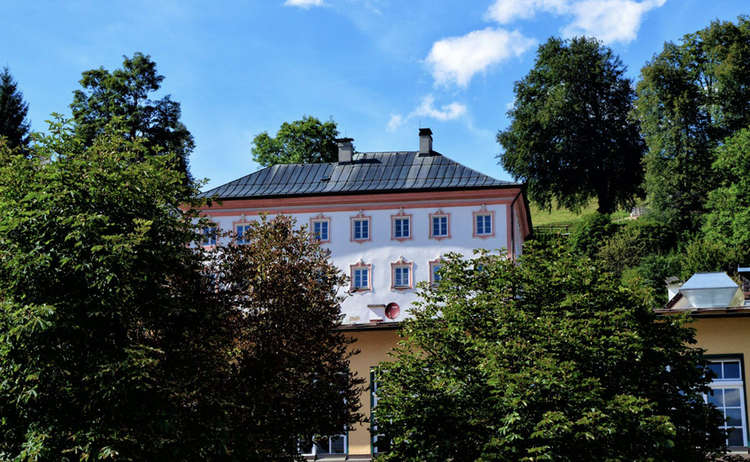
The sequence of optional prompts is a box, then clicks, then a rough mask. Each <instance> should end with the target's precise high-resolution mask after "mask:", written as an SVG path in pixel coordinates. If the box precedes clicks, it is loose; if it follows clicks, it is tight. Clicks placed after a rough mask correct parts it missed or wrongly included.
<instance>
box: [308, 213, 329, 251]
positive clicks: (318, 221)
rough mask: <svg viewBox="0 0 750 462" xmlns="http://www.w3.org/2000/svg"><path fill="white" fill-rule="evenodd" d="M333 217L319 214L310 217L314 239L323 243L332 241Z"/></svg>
mask: <svg viewBox="0 0 750 462" xmlns="http://www.w3.org/2000/svg"><path fill="white" fill-rule="evenodd" d="M330 228H331V219H330V218H329V217H326V216H323V215H318V216H317V217H315V218H311V219H310V232H311V234H312V236H313V239H314V240H316V241H318V242H319V243H321V244H323V243H325V242H330V241H331V235H330V231H331V229H330Z"/></svg>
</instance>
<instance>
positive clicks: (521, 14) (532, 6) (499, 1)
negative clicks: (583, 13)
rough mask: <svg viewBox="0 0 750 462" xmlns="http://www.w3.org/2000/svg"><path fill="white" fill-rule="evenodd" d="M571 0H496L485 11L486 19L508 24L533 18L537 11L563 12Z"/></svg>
mask: <svg viewBox="0 0 750 462" xmlns="http://www.w3.org/2000/svg"><path fill="white" fill-rule="evenodd" d="M568 3H569V0H496V1H495V3H493V4H492V5H490V7H489V8H488V9H487V13H485V15H484V17H485V19H487V20H489V21H495V22H498V23H500V24H507V23H509V22H512V21H514V20H516V19H531V18H533V17H534V15H535V14H536V13H537V11H544V12H548V13H556V14H563V13H565V12H566V11H567V9H568Z"/></svg>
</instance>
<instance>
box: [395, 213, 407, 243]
mask: <svg viewBox="0 0 750 462" xmlns="http://www.w3.org/2000/svg"><path fill="white" fill-rule="evenodd" d="M410 222H411V220H410V219H409V218H408V217H406V218H395V219H394V220H393V237H395V238H396V239H408V238H409V236H410V234H409V233H410V229H409V228H410V226H409V225H410V224H411V223H410Z"/></svg>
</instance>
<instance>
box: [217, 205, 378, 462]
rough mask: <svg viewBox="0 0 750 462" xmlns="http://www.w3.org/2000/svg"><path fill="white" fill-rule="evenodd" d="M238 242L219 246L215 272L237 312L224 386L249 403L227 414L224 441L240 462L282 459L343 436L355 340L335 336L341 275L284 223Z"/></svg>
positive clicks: (351, 399)
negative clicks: (320, 438)
mask: <svg viewBox="0 0 750 462" xmlns="http://www.w3.org/2000/svg"><path fill="white" fill-rule="evenodd" d="M243 239H244V240H245V241H249V243H248V244H244V245H229V246H225V247H219V248H217V250H216V257H217V258H215V259H213V260H214V262H215V266H214V267H213V268H212V272H213V273H215V274H217V275H219V277H218V279H217V285H218V286H219V287H220V288H221V289H220V290H221V292H222V298H223V299H224V300H226V301H228V302H229V303H230V305H231V306H235V307H240V308H241V309H242V315H241V316H239V317H238V318H237V319H236V322H237V328H236V332H237V334H236V336H235V340H236V349H235V350H234V351H233V353H232V358H233V359H232V362H233V364H235V367H234V368H233V373H232V376H231V379H230V380H228V382H227V384H226V386H227V389H228V390H230V395H231V396H233V397H234V399H235V400H236V402H237V403H238V404H247V405H251V406H252V410H251V411H248V409H247V408H246V407H244V406H242V407H239V406H238V407H236V408H234V409H231V410H229V411H228V422H227V424H226V425H227V427H228V432H227V441H226V442H224V444H226V445H227V446H228V447H231V448H232V449H233V451H236V452H237V454H239V455H245V456H244V457H246V458H244V459H243V458H240V457H238V458H237V460H248V458H249V459H250V460H258V461H270V460H274V461H280V460H288V459H289V456H290V455H293V454H294V453H295V452H296V451H297V448H298V446H297V444H298V443H299V442H300V441H311V440H312V437H313V436H316V435H335V434H340V433H343V432H344V428H345V427H346V426H349V425H351V424H353V423H355V422H358V421H359V419H360V418H361V416H360V415H359V414H357V410H358V409H359V393H360V392H361V391H362V390H361V384H362V383H363V379H362V378H358V377H355V376H354V375H353V373H352V372H351V371H350V369H349V358H350V357H351V356H352V353H351V351H352V350H351V349H349V348H348V346H349V345H350V344H351V343H352V342H353V341H352V340H350V339H349V338H348V337H346V336H345V335H344V334H343V333H342V332H340V331H337V330H336V327H338V326H339V325H340V323H341V313H340V309H339V302H340V299H339V298H338V297H337V295H336V289H337V288H338V287H339V286H341V285H343V284H344V282H345V280H346V278H345V277H344V276H343V274H341V272H340V271H339V270H338V268H336V267H335V266H334V265H333V264H332V263H331V262H330V260H329V258H328V257H329V252H328V250H326V249H324V248H322V247H320V246H319V245H317V244H315V243H312V242H311V240H310V235H309V234H308V232H307V230H305V229H297V230H295V229H294V222H293V221H292V219H290V218H288V217H285V216H279V217H276V218H274V219H273V220H271V221H267V220H266V219H265V218H264V219H262V221H260V222H255V223H253V224H252V225H251V227H250V228H249V229H248V230H247V231H245V234H244V235H243ZM269 307H270V308H269ZM219 449H221V448H220V447H218V448H217V450H219ZM280 449H286V456H287V457H284V455H285V454H284V453H282V452H280ZM218 454H220V451H217V456H218Z"/></svg>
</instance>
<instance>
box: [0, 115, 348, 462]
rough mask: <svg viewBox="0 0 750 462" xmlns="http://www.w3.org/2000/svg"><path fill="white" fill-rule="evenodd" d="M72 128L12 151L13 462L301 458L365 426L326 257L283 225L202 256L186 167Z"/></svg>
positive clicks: (7, 211) (7, 344) (8, 410)
mask: <svg viewBox="0 0 750 462" xmlns="http://www.w3.org/2000/svg"><path fill="white" fill-rule="evenodd" d="M70 132H71V129H70V128H69V127H67V126H66V125H64V124H61V123H56V124H54V125H53V126H52V127H51V128H50V134H49V135H48V136H46V137H44V138H41V139H40V140H39V142H38V143H35V145H34V146H33V147H32V148H31V149H32V155H31V156H26V155H23V154H18V153H17V150H13V149H11V148H9V147H8V146H7V142H5V141H4V140H0V160H1V162H0V287H2V289H1V290H0V370H2V371H3V374H2V377H3V378H2V381H0V415H2V419H0V459H2V460H17V461H27V460H39V461H47V460H49V461H52V460H55V461H57V460H69V461H73V460H80V461H84V460H89V461H91V460H104V459H113V460H132V461H145V460H175V461H193V460H227V461H233V460H236V461H240V460H242V461H246V460H258V461H260V460H263V461H266V460H271V459H272V460H280V461H283V460H294V459H298V458H299V457H298V455H297V454H296V450H297V446H296V443H297V441H300V440H303V439H305V438H308V439H309V438H310V437H311V436H312V435H313V434H328V433H331V432H334V430H335V431H336V432H340V431H341V429H342V428H343V427H344V426H345V425H346V424H348V423H351V422H353V421H355V420H357V418H358V416H357V415H356V414H355V410H356V408H357V399H356V397H357V394H356V393H357V392H356V390H355V389H356V387H357V386H358V385H359V383H360V381H358V380H357V379H355V378H354V377H352V376H351V374H350V373H349V369H348V358H349V355H350V353H349V350H348V346H349V344H348V342H347V341H346V339H345V338H344V337H343V336H342V334H341V333H337V332H336V331H335V328H336V327H337V326H338V325H339V323H340V319H339V317H338V316H339V308H338V303H339V300H338V298H337V297H336V290H337V287H336V285H337V284H339V283H341V282H342V276H341V275H340V273H339V272H338V271H337V270H336V269H335V268H334V267H333V266H332V265H331V264H330V262H328V260H327V259H326V254H325V252H324V251H323V250H322V249H321V248H320V247H319V246H318V245H317V244H315V243H313V242H311V241H310V239H309V236H308V235H307V234H305V233H304V232H303V231H294V230H293V226H292V223H291V222H290V221H289V220H286V219H284V218H277V219H275V220H274V221H271V222H264V223H262V224H257V225H255V226H253V227H252V229H251V230H250V231H249V232H248V235H247V236H246V240H249V241H250V243H249V244H247V245H246V246H242V247H239V246H235V245H233V244H226V239H224V240H220V243H219V245H218V246H216V247H215V248H214V249H213V250H205V249H203V248H202V247H201V246H199V245H197V242H199V241H201V240H202V237H203V235H202V233H199V232H198V230H199V229H202V228H203V227H206V226H209V223H208V222H207V221H206V220H205V219H199V218H198V215H197V212H196V211H195V210H194V206H196V205H199V204H200V203H198V202H190V201H189V202H185V185H184V183H183V179H184V177H183V175H182V174H181V173H180V172H177V171H175V170H174V169H173V168H172V166H173V165H174V159H173V157H174V156H173V155H172V154H163V155H153V154H154V153H153V152H151V151H150V147H149V144H148V143H147V142H146V141H145V140H140V139H136V140H135V141H129V140H128V139H126V137H125V136H123V133H122V132H119V131H117V132H112V133H110V132H108V129H106V128H105V129H104V133H103V134H102V135H100V136H98V137H97V138H96V139H94V141H93V142H88V141H85V142H84V140H81V139H79V138H78V137H76V136H73V135H71V133H70ZM191 192H192V194H193V195H194V194H197V192H198V191H197V190H195V189H191ZM292 403H294V404H295V405H296V406H293V405H292Z"/></svg>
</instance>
